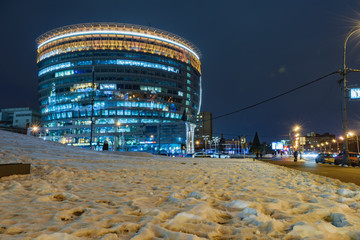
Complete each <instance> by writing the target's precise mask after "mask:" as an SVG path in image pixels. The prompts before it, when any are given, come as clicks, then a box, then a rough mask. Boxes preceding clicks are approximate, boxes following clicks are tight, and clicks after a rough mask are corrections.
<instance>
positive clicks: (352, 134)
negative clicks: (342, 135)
mask: <svg viewBox="0 0 360 240" xmlns="http://www.w3.org/2000/svg"><path fill="white" fill-rule="evenodd" d="M346 136H347V138H350V137H353V136H354V137H355V139H356V147H357V152H359V139H358V135H357V133H356V134H355V133H353V132H348V134H347V135H346Z"/></svg>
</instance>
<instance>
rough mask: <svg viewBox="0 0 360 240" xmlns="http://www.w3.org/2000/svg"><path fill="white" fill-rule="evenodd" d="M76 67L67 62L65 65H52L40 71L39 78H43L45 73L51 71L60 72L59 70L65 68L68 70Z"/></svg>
mask: <svg viewBox="0 0 360 240" xmlns="http://www.w3.org/2000/svg"><path fill="white" fill-rule="evenodd" d="M72 66H74V64H73V63H71V62H65V63H59V64H56V65H52V66H50V67H46V68H44V69H42V70H40V71H39V75H38V76H41V75H43V74H45V73H48V72H51V71H55V70H59V69H63V68H68V67H72Z"/></svg>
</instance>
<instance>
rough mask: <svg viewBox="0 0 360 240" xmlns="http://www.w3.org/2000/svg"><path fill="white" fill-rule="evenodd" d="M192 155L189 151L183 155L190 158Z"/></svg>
mask: <svg viewBox="0 0 360 240" xmlns="http://www.w3.org/2000/svg"><path fill="white" fill-rule="evenodd" d="M192 156H193V154H191V153H188V154H185V155H184V157H190V158H191V157H192Z"/></svg>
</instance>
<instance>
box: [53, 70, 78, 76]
mask: <svg viewBox="0 0 360 240" xmlns="http://www.w3.org/2000/svg"><path fill="white" fill-rule="evenodd" d="M73 74H74V70H66V71H61V72H56V73H55V77H64V76H69V75H73Z"/></svg>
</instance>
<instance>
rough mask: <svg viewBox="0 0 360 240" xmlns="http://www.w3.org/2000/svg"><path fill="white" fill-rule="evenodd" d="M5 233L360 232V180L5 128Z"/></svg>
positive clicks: (0, 221)
mask: <svg viewBox="0 0 360 240" xmlns="http://www.w3.org/2000/svg"><path fill="white" fill-rule="evenodd" d="M8 162H29V163H31V165H32V168H31V170H32V172H31V174H30V175H16V176H9V177H3V178H1V179H0V239H37V240H43V239H134V240H135V239H136V240H145V239H360V201H359V200H360V187H359V186H356V185H354V184H347V183H342V182H340V181H338V180H334V179H330V178H326V177H322V176H317V175H313V174H311V173H306V172H300V171H297V170H292V169H287V168H284V167H280V166H275V165H271V164H268V163H263V162H259V161H253V160H251V159H192V158H166V157H154V156H151V155H147V154H142V155H135V156H125V155H121V154H119V153H111V152H104V153H103V152H92V151H89V150H84V149H80V148H75V147H69V146H64V145H61V144H58V143H54V142H45V141H43V140H41V139H38V138H35V137H31V136H24V135H19V134H14V133H9V132H4V131H0V163H8Z"/></svg>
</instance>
